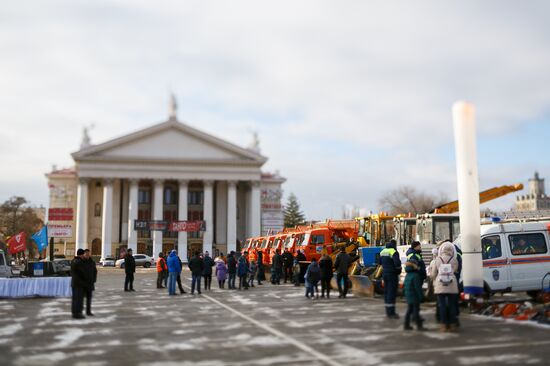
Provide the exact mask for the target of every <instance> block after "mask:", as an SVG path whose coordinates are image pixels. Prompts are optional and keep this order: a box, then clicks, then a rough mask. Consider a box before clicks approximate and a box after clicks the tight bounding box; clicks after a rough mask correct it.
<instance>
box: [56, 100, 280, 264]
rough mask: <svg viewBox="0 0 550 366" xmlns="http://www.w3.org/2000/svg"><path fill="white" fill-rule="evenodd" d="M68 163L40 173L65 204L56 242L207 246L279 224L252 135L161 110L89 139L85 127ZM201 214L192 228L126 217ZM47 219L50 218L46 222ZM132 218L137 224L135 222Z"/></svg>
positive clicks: (64, 246) (105, 248)
mask: <svg viewBox="0 0 550 366" xmlns="http://www.w3.org/2000/svg"><path fill="white" fill-rule="evenodd" d="M72 157H73V159H74V163H75V165H74V167H72V168H68V169H56V168H53V169H52V171H51V172H50V173H48V174H46V177H47V178H48V187H49V190H50V206H49V207H50V208H72V209H73V211H74V216H73V219H72V220H69V221H65V222H55V224H65V225H69V226H70V227H71V229H72V232H71V236H70V237H65V238H56V239H55V245H54V247H55V252H57V253H59V254H65V255H73V254H74V252H75V250H76V249H77V248H89V249H90V250H91V251H92V255H94V256H101V257H107V256H113V257H116V256H118V254H119V252H120V251H121V250H122V249H123V248H132V249H133V251H134V253H143V254H148V255H152V256H154V257H155V258H156V257H157V255H158V253H159V252H161V251H162V252H167V251H169V250H171V249H177V250H178V252H179V253H180V256H181V257H182V259H183V260H187V256H188V254H189V253H191V252H193V251H195V250H199V251H209V252H210V253H213V254H214V255H217V253H219V252H222V253H227V252H228V251H231V250H238V249H240V248H238V246H239V244H240V243H241V242H242V241H243V240H244V239H245V238H247V237H251V236H259V235H260V233H264V234H266V233H267V232H276V231H278V230H280V229H282V227H283V214H282V206H281V197H282V189H281V185H282V184H283V182H284V181H285V179H284V178H282V177H281V176H279V174H278V172H277V173H274V174H271V173H264V172H262V170H261V168H262V166H263V165H264V163H265V162H266V160H267V158H266V157H264V156H262V155H261V154H260V153H259V148H258V141H257V138H255V142H254V143H253V144H251V147H250V148H242V147H239V146H237V145H235V144H232V143H230V142H227V141H224V140H222V139H220V138H217V137H214V136H212V135H210V134H207V133H205V132H202V131H199V130H197V129H195V128H193V127H191V126H189V125H188V124H185V123H182V122H180V121H178V119H177V116H176V105H175V100H172V104H171V109H170V115H169V119H168V120H167V121H165V122H162V123H159V124H156V125H153V126H151V127H149V128H145V129H143V130H140V131H137V132H134V133H130V134H128V135H125V136H122V137H119V138H115V139H113V140H110V141H107V142H104V143H100V144H97V145H92V144H90V140H89V137H88V136H87V132H86V130H85V132H84V137H83V142H82V146H81V149H80V150H79V151H77V152H75V153H73V154H72ZM136 220H137V221H138V222H144V221H153V222H159V221H160V222H162V221H164V222H174V221H192V222H195V223H196V222H200V221H202V222H203V224H202V225H203V227H202V228H201V230H200V231H190V232H186V231H168V230H164V231H163V230H148V229H144V230H135V229H136V226H135V222H136ZM50 224H51V222H50ZM138 228H139V227H138Z"/></svg>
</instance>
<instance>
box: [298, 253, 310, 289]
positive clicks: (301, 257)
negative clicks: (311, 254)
mask: <svg viewBox="0 0 550 366" xmlns="http://www.w3.org/2000/svg"><path fill="white" fill-rule="evenodd" d="M296 259H297V260H298V263H300V276H299V279H300V283H304V282H305V279H304V276H305V275H306V270H307V266H308V265H309V264H308V263H306V261H307V258H306V255H305V254H304V253H302V252H301V251H300V250H299V249H298V253H296Z"/></svg>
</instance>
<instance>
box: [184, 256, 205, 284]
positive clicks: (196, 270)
mask: <svg viewBox="0 0 550 366" xmlns="http://www.w3.org/2000/svg"><path fill="white" fill-rule="evenodd" d="M187 265H188V266H189V269H190V270H191V295H194V294H195V286H196V288H197V292H198V293H199V295H200V294H201V277H202V273H203V271H204V262H203V260H202V258H201V257H200V256H199V252H198V251H196V252H195V255H193V258H191V260H190V261H189V263H188V264H187Z"/></svg>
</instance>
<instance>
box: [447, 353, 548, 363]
mask: <svg viewBox="0 0 550 366" xmlns="http://www.w3.org/2000/svg"><path fill="white" fill-rule="evenodd" d="M458 362H459V363H460V364H461V365H477V364H480V363H503V364H505V365H519V364H522V365H533V364H537V363H540V362H541V360H540V359H538V358H531V357H530V356H529V355H518V354H504V355H497V356H474V357H459V358H458Z"/></svg>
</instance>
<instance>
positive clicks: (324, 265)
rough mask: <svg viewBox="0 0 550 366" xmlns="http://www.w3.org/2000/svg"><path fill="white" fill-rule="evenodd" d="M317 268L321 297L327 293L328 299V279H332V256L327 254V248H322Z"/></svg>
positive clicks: (328, 297)
mask: <svg viewBox="0 0 550 366" xmlns="http://www.w3.org/2000/svg"><path fill="white" fill-rule="evenodd" d="M319 268H320V269H321V298H324V297H325V292H326V294H327V299H330V280H331V279H332V258H330V256H329V255H328V254H327V250H326V249H323V255H322V256H321V259H320V260H319Z"/></svg>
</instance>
